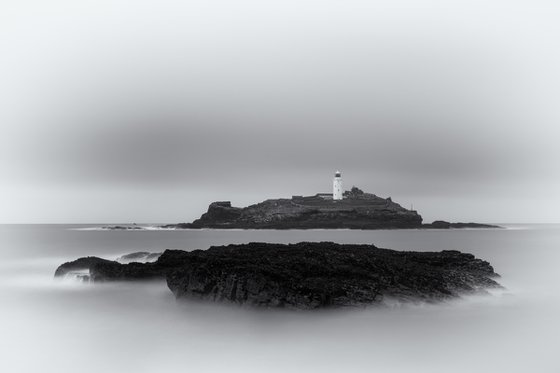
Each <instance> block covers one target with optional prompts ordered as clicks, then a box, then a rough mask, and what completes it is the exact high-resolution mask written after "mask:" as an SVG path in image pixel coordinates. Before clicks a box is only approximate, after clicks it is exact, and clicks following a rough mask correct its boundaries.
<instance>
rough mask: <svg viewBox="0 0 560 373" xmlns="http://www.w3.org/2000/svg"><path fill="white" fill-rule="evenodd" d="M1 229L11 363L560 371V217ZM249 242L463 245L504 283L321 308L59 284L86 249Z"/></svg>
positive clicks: (1, 324)
mask: <svg viewBox="0 0 560 373" xmlns="http://www.w3.org/2000/svg"><path fill="white" fill-rule="evenodd" d="M86 227H88V226H70V225H1V226H0V247H1V250H0V299H1V301H0V305H1V306H0V335H1V338H0V351H1V358H0V371H1V372H57V373H61V372H80V373H85V372H96V373H98V372H184V371H189V372H264V371H266V372H297V371H307V372H314V371H320V372H363V371H377V372H524V373H525V372H528V371H532V372H540V373H546V372H551V373H552V372H558V371H560V362H559V361H558V358H557V350H558V343H559V342H560V322H559V321H558V315H560V293H559V292H558V288H557V287H558V284H560V271H559V270H558V263H560V225H508V226H507V229H488V230H485V229H471V230H380V231H349V230H309V231H293V230H288V231H264V230H263V231H247V230H231V231H225V230H184V231H173V230H170V231H157V230H152V231H95V230H80V229H75V228H86ZM250 241H265V242H283V243H289V242H299V241H335V242H339V243H372V244H375V245H376V246H378V247H386V248H392V249H399V250H419V251H439V250H445V249H457V250H461V251H464V252H470V253H473V254H474V255H476V256H477V257H479V258H482V259H484V260H488V261H489V262H490V263H491V264H492V265H493V266H494V268H495V270H496V271H497V272H498V273H500V274H501V276H502V278H501V279H499V282H500V283H501V284H502V285H504V286H505V287H506V289H505V290H504V291H500V292H496V293H494V294H492V295H487V296H475V297H467V298H464V299H461V300H458V301H452V302H447V303H443V304H436V305H426V304H417V305H406V306H403V305H395V306H394V308H384V309H381V308H367V309H349V310H335V311H319V312H314V311H313V312H293V311H275V310H251V309H247V308H241V307H237V306H228V305H218V304H207V303H197V302H176V301H175V299H174V297H173V295H172V294H171V292H170V291H169V290H168V289H167V287H166V285H165V283H164V282H151V283H111V284H96V285H90V284H79V283H76V282H72V281H55V280H54V279H53V274H54V271H55V269H56V267H57V266H58V265H60V264H61V263H63V262H66V261H69V260H74V259H76V258H78V257H81V256H88V255H94V256H100V257H104V258H109V259H114V258H117V257H118V256H120V255H122V254H127V253H131V252H135V251H151V252H160V251H163V250H165V249H168V248H174V249H185V250H193V249H206V248H208V247H209V246H211V245H221V244H228V243H243V242H250Z"/></svg>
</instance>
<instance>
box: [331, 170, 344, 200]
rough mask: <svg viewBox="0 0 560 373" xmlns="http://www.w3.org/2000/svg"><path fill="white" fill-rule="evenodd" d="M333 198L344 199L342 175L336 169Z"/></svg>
mask: <svg viewBox="0 0 560 373" xmlns="http://www.w3.org/2000/svg"><path fill="white" fill-rule="evenodd" d="M332 199H333V200H335V201H336V200H341V199H342V177H341V174H340V171H336V172H335V174H334V179H333V191H332Z"/></svg>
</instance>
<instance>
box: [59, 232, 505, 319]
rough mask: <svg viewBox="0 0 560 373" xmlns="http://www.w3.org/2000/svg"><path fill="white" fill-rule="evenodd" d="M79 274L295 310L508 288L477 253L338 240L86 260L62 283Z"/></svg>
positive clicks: (67, 267)
mask: <svg viewBox="0 0 560 373" xmlns="http://www.w3.org/2000/svg"><path fill="white" fill-rule="evenodd" d="M75 271H80V273H81V276H82V277H81V279H82V280H83V279H84V276H87V278H86V279H87V280H89V281H93V282H103V281H127V280H148V279H165V280H166V282H167V286H168V287H169V289H170V290H171V291H172V292H173V294H174V295H175V297H176V298H178V299H183V298H184V299H203V300H208V301H219V302H226V303H234V304H241V305H250V306H259V307H279V308H292V309H317V308H325V307H344V306H366V305H381V304H385V303H386V302H387V301H389V300H397V301H405V302H406V301H426V302H434V301H441V300H445V299H451V298H456V297H459V296H461V295H462V294H472V293H476V292H485V291H486V290H487V289H492V288H499V287H500V285H499V284H498V283H497V282H496V281H495V278H497V277H498V275H497V274H496V273H495V272H494V269H493V268H492V266H491V265H490V264H489V263H488V262H486V261H483V260H481V259H478V258H475V257H474V256H473V255H472V254H467V253H461V252H459V251H441V252H413V251H395V250H389V249H381V248H377V247H375V246H373V245H342V244H336V243H332V242H300V243H297V244H290V245H283V244H271V243H249V244H241V245H228V246H215V247H210V248H209V249H208V250H195V251H190V252H188V251H182V250H166V251H165V252H164V253H163V254H161V256H159V258H158V259H157V260H156V261H155V262H148V263H138V262H133V263H129V264H121V263H119V262H116V261H110V260H105V259H101V258H97V257H86V258H80V259H78V260H76V261H73V262H68V263H64V264H63V265H61V266H60V267H58V269H57V270H56V272H55V277H64V276H65V275H67V274H69V273H71V272H75ZM84 273H87V274H84Z"/></svg>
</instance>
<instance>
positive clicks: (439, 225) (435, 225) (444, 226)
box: [422, 220, 501, 229]
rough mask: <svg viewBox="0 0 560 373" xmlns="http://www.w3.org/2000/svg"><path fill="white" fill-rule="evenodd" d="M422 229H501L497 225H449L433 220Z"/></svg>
mask: <svg viewBox="0 0 560 373" xmlns="http://www.w3.org/2000/svg"><path fill="white" fill-rule="evenodd" d="M422 228H434V229H450V228H501V227H500V226H497V225H490V224H481V223H450V222H448V221H444V220H435V221H434V222H432V223H431V224H423V225H422Z"/></svg>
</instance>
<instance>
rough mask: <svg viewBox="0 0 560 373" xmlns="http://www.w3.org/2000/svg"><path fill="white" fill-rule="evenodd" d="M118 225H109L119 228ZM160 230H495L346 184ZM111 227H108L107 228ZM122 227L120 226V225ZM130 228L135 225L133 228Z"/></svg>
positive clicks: (217, 208) (225, 206) (219, 209)
mask: <svg viewBox="0 0 560 373" xmlns="http://www.w3.org/2000/svg"><path fill="white" fill-rule="evenodd" d="M119 228H123V227H113V229H119ZM161 228H166V229H200V228H215V229H234V228H238V229H404V228H433V229H449V228H498V227H496V226H492V225H487V224H479V223H449V222H445V221H442V220H439V221H435V222H433V223H431V224H422V216H421V215H420V214H419V213H418V212H417V211H415V210H408V209H406V208H404V207H402V206H401V205H399V204H398V203H396V202H393V201H392V200H391V197H389V198H382V197H378V196H376V195H375V194H372V193H365V192H363V191H362V190H361V189H359V188H356V187H352V189H351V190H349V191H345V192H344V193H343V198H341V199H333V195H332V194H316V195H314V196H293V197H292V198H290V199H288V198H280V199H269V200H266V201H264V202H261V203H257V204H254V205H251V206H248V207H234V206H232V205H231V202H229V201H222V202H213V203H211V204H210V206H209V207H208V211H207V212H206V213H204V214H202V216H201V217H200V218H199V219H196V220H195V221H193V222H192V223H179V224H169V225H164V226H162V227H161ZM108 229H111V228H108ZM124 229H126V228H124ZM133 229H136V228H135V227H133Z"/></svg>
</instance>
